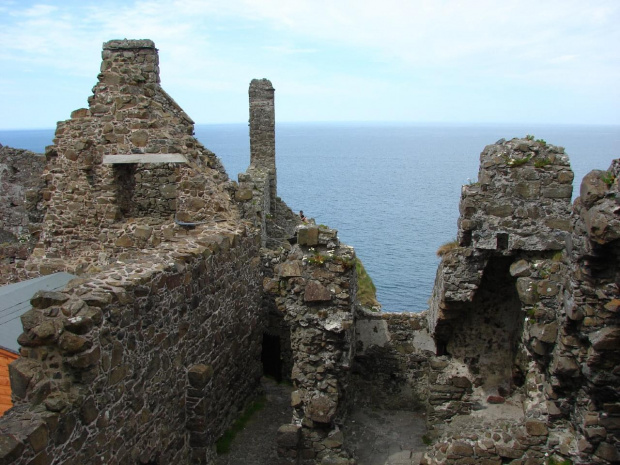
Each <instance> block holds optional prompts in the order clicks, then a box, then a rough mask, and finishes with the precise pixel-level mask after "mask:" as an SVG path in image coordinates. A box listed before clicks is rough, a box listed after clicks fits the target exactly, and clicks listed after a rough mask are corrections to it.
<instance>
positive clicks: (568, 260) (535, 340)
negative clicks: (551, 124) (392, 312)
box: [422, 137, 620, 465]
mask: <svg viewBox="0 0 620 465" xmlns="http://www.w3.org/2000/svg"><path fill="white" fill-rule="evenodd" d="M480 162H481V166H480V174H479V182H478V183H475V184H472V185H469V186H464V187H463V193H462V198H461V204H460V213H461V215H460V218H459V223H458V224H459V232H458V242H457V243H456V244H454V245H453V248H452V250H449V251H447V252H445V253H444V256H443V257H442V262H441V264H440V267H439V269H438V272H437V279H436V282H435V287H434V290H433V297H432V301H431V309H430V312H429V316H430V319H429V327H430V328H431V330H432V332H433V334H434V337H435V339H436V341H437V345H438V357H437V358H436V359H435V360H433V361H431V366H432V368H433V370H435V371H436V373H437V375H435V376H433V377H432V378H431V379H434V380H435V382H434V383H433V382H431V384H430V385H429V410H428V419H429V423H430V424H431V426H434V427H435V430H434V433H435V434H437V435H440V436H441V437H440V439H439V440H438V441H437V443H436V444H435V445H434V446H433V447H431V448H430V449H429V451H428V453H427V454H426V455H425V458H424V459H423V461H422V463H424V464H427V465H428V464H436V463H448V464H451V463H460V462H459V460H469V459H470V458H471V457H486V458H485V460H489V461H497V463H500V462H502V461H509V460H529V461H532V463H543V462H544V461H545V460H555V461H562V460H566V459H570V460H573V461H574V462H575V463H602V464H603V463H616V462H617V461H618V460H620V454H619V453H620V451H619V450H618V447H619V441H618V429H617V424H616V423H617V417H620V415H619V414H618V412H617V406H618V390H617V388H616V387H615V386H617V380H616V379H615V377H616V375H617V374H616V371H617V366H618V358H617V353H616V352H617V347H618V332H617V325H618V318H617V312H616V310H617V308H616V307H617V305H616V303H615V302H616V300H617V296H618V285H619V281H618V272H617V263H618V254H617V241H618V237H619V236H618V234H619V233H618V231H619V230H620V228H619V226H620V224H619V223H618V218H617V211H618V200H617V199H618V195H617V192H618V190H617V175H618V173H615V171H614V170H616V171H617V163H616V162H614V164H613V165H612V167H611V168H610V169H609V170H608V171H606V172H602V171H597V172H593V173H591V174H590V175H588V176H586V179H585V180H584V184H582V190H581V195H582V197H583V198H584V199H585V201H584V200H582V199H578V200H577V201H576V202H575V207H574V209H573V213H572V218H571V209H570V203H569V202H570V196H571V191H570V183H571V181H572V179H573V174H572V172H571V171H570V167H569V166H568V159H567V158H566V156H565V155H564V153H563V150H562V149H561V148H557V147H553V146H549V145H547V144H546V143H545V142H544V141H540V140H539V141H535V140H533V138H529V137H528V138H526V139H513V140H512V141H508V142H506V141H503V140H502V141H499V142H498V143H497V144H495V145H492V146H488V147H486V148H485V150H484V151H483V152H482V154H481V158H480ZM502 357H503V358H502ZM506 357H507V358H506ZM437 368H438V369H439V371H437V370H436V369H437ZM498 376H499V377H498ZM459 377H461V380H460V381H459V384H462V385H463V386H465V387H466V389H465V390H464V391H463V392H461V393H460V394H459V393H458V392H456V391H455V390H454V387H455V380H459ZM446 420H449V421H450V423H446ZM500 421H501V422H502V424H503V425H504V426H502V427H501V428H499V427H498V422H500ZM506 432H508V434H506ZM489 463H491V462H489ZM502 463H503V462H502Z"/></svg>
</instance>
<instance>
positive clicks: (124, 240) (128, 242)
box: [114, 234, 134, 247]
mask: <svg viewBox="0 0 620 465" xmlns="http://www.w3.org/2000/svg"><path fill="white" fill-rule="evenodd" d="M114 245H115V246H116V247H133V245H134V242H133V239H132V238H131V237H130V236H128V235H127V234H123V235H122V236H121V237H119V238H118V239H116V242H115V243H114Z"/></svg>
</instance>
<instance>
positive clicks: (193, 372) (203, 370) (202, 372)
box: [187, 364, 213, 389]
mask: <svg viewBox="0 0 620 465" xmlns="http://www.w3.org/2000/svg"><path fill="white" fill-rule="evenodd" d="M212 377H213V367H212V366H211V365H204V364H198V365H194V366H192V367H191V368H190V369H189V370H188V371H187V379H188V381H189V384H190V385H191V386H192V387H193V388H195V389H202V388H203V387H205V386H206V385H207V383H208V382H209V380H210V379H211V378H212Z"/></svg>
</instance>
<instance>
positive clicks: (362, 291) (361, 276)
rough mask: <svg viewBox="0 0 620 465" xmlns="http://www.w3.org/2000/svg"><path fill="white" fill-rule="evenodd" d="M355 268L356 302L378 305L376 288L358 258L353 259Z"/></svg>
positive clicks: (368, 305)
mask: <svg viewBox="0 0 620 465" xmlns="http://www.w3.org/2000/svg"><path fill="white" fill-rule="evenodd" d="M355 269H356V271H357V300H358V302H359V303H360V304H361V305H362V306H363V307H370V308H372V307H376V306H378V305H379V302H378V301H377V288H376V287H375V284H374V283H373V282H372V278H371V277H370V276H369V275H368V273H367V272H366V269H365V268H364V265H363V264H362V262H361V261H360V259H359V258H356V259H355Z"/></svg>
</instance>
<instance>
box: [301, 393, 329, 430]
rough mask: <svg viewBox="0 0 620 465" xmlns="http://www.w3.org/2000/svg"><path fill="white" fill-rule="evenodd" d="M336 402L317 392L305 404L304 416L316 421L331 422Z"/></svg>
mask: <svg viewBox="0 0 620 465" xmlns="http://www.w3.org/2000/svg"><path fill="white" fill-rule="evenodd" d="M336 406H337V404H336V402H335V401H334V400H333V399H331V398H330V397H327V396H326V395H324V394H319V395H318V396H316V397H313V398H312V399H310V401H308V403H307V404H306V406H305V413H306V416H307V417H308V418H309V419H310V420H312V421H314V422H317V423H331V421H332V419H333V418H334V415H335V414H336Z"/></svg>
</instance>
